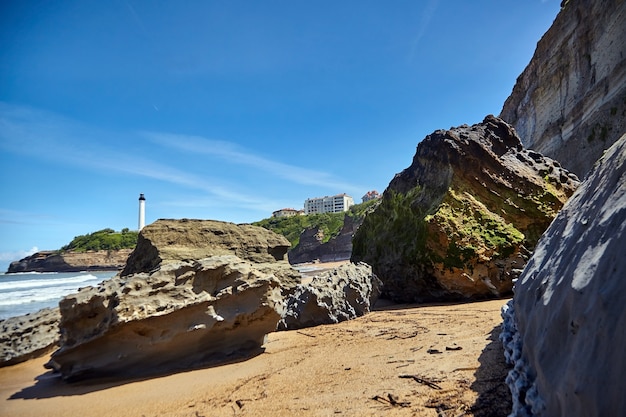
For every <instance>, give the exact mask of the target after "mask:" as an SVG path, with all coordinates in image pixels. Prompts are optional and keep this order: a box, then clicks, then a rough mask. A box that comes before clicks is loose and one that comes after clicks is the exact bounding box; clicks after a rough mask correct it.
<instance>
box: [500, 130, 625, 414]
mask: <svg viewBox="0 0 626 417" xmlns="http://www.w3.org/2000/svg"><path fill="white" fill-rule="evenodd" d="M624 248H626V135H624V136H622V138H621V139H620V140H619V141H618V142H617V143H616V144H615V145H613V146H612V147H611V148H610V149H609V150H608V151H607V152H606V154H605V155H604V156H603V157H602V158H601V160H600V161H599V162H598V163H597V164H596V166H595V167H594V169H593V171H592V172H591V174H590V176H589V177H588V178H587V179H586V180H585V182H584V183H583V184H582V185H581V187H580V188H579V189H578V190H577V191H576V193H575V194H574V196H573V197H572V198H571V199H570V200H569V201H568V202H567V204H566V205H565V206H564V207H563V209H562V210H561V212H560V213H559V215H558V216H557V217H556V219H555V220H554V222H553V223H552V224H551V225H550V228H549V229H548V230H547V231H546V233H545V235H544V236H543V237H542V238H541V241H540V242H539V244H538V245H537V248H536V250H535V252H534V254H533V256H532V258H531V259H530V261H529V262H528V265H527V266H526V269H525V270H524V273H523V274H522V275H521V277H520V278H519V281H518V282H517V284H516V285H515V296H514V298H513V301H512V302H511V303H510V306H509V307H508V308H507V309H505V314H504V316H505V328H504V330H503V332H502V336H501V339H502V340H503V341H504V344H505V347H506V349H507V358H508V359H509V360H510V361H511V362H512V364H514V366H515V367H514V369H513V370H512V371H511V372H510V373H509V376H508V378H507V382H508V383H509V386H510V388H511V391H512V392H513V401H514V406H515V407H514V412H513V414H512V415H513V416H529V415H536V416H568V417H577V416H609V415H621V414H623V410H626V396H624V388H625V387H626V384H625V379H624V375H626V359H625V357H624V349H623V346H624V343H626V326H625V325H624V323H625V322H626V307H625V305H624V300H625V299H626V280H625V279H624V277H626V258H625V257H624V253H625V252H624Z"/></svg>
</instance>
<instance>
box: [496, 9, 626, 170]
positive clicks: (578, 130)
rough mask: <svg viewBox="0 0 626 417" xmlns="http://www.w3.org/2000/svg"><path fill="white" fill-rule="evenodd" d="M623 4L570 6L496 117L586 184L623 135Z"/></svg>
mask: <svg viewBox="0 0 626 417" xmlns="http://www.w3.org/2000/svg"><path fill="white" fill-rule="evenodd" d="M624 45H626V2H624V1H623V0H568V1H563V4H562V9H561V11H560V13H559V14H558V16H557V17H556V19H555V20H554V23H553V24H552V26H551V27H550V29H549V30H548V31H547V32H546V33H545V35H544V36H543V37H542V38H541V40H540V41H539V42H538V43H537V48H536V50H535V53H534V55H533V57H532V59H531V61H530V63H529V64H528V66H527V67H526V69H525V70H524V72H523V73H522V74H521V75H520V76H519V77H518V79H517V82H516V84H515V87H514V88H513V91H512V93H511V95H510V97H509V98H508V99H507V100H506V102H505V103H504V107H503V108H502V112H501V113H500V117H502V118H503V119H504V120H506V121H507V122H509V123H511V124H512V125H513V126H514V127H515V129H516V130H517V133H518V134H519V136H520V137H521V140H522V143H523V144H524V146H526V147H527V148H532V149H535V150H537V151H538V152H541V153H543V154H544V155H547V156H549V157H551V158H555V159H557V160H559V161H561V162H562V164H563V166H565V167H566V168H567V169H569V170H571V171H573V172H575V173H576V174H577V175H579V176H580V177H581V178H583V177H584V176H585V175H586V174H587V173H588V172H589V170H590V169H591V167H592V165H593V163H594V162H595V161H596V160H597V159H598V158H599V157H600V156H601V155H602V152H603V151H604V150H605V149H606V148H608V147H609V146H611V144H612V143H614V142H615V141H616V140H617V139H619V137H620V136H622V134H624V132H626V53H625V52H626V47H625V46H624Z"/></svg>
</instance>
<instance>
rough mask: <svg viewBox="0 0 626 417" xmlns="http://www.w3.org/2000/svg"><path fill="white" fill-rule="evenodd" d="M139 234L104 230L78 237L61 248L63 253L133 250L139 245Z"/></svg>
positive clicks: (126, 230)
mask: <svg viewBox="0 0 626 417" xmlns="http://www.w3.org/2000/svg"><path fill="white" fill-rule="evenodd" d="M138 234H139V232H136V231H131V230H128V228H124V229H122V231H121V232H116V231H115V230H113V229H102V230H98V231H97V232H93V233H90V234H87V235H80V236H76V237H75V238H74V239H73V240H72V241H71V242H70V243H69V244H67V245H65V246H63V247H62V248H61V251H62V252H69V251H72V252H87V251H97V250H118V249H133V248H134V247H135V245H137V236H138Z"/></svg>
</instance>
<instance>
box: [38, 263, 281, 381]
mask: <svg viewBox="0 0 626 417" xmlns="http://www.w3.org/2000/svg"><path fill="white" fill-rule="evenodd" d="M59 306H60V311H61V321H60V324H59V327H60V329H61V347H60V349H59V350H57V351H56V352H55V353H54V354H53V355H52V359H51V360H50V362H49V363H48V364H47V365H46V366H47V367H49V368H52V369H54V370H56V371H58V372H60V373H61V375H62V377H63V378H64V379H65V380H77V379H83V378H88V377H94V376H118V375H124V376H130V375H143V374H153V373H160V372H168V371H171V370H179V369H186V368H189V367H194V366H198V365H201V364H205V363H207V362H214V361H223V360H230V359H233V358H236V357H237V356H238V355H241V354H251V353H255V352H259V351H260V349H261V346H262V345H263V343H264V338H265V335H266V334H267V333H269V332H272V331H274V330H275V329H276V325H277V323H278V320H279V319H280V318H281V314H282V308H283V298H282V295H281V288H280V281H279V280H278V279H277V278H276V277H275V276H274V275H272V274H266V273H263V272H261V271H259V270H258V269H256V268H255V266H254V265H253V264H251V263H250V262H248V261H244V260H242V259H240V258H237V257H236V256H234V255H221V256H213V257H209V258H205V259H200V260H195V261H193V260H188V261H179V262H169V263H166V264H163V265H161V266H160V267H159V268H158V269H156V270H154V271H152V272H149V273H147V272H142V273H137V274H130V275H127V276H124V277H121V276H119V275H118V276H116V277H114V278H112V279H110V280H107V281H104V282H103V283H101V284H100V285H99V286H98V287H95V288H93V287H90V288H85V289H82V290H80V291H79V292H78V293H76V294H73V295H70V296H67V297H65V298H64V299H63V300H62V301H61V302H60V303H59Z"/></svg>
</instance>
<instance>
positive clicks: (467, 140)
mask: <svg viewBox="0 0 626 417" xmlns="http://www.w3.org/2000/svg"><path fill="white" fill-rule="evenodd" d="M577 185H578V180H577V178H576V176H575V175H573V174H571V173H569V172H568V171H567V170H565V169H564V168H562V167H561V166H560V164H559V163H558V162H556V161H554V160H552V159H550V158H546V157H544V156H542V155H540V154H539V153H537V152H534V151H531V150H524V149H523V148H522V145H521V143H520V141H519V138H518V136H517V135H516V134H515V131H514V130H513V129H512V128H511V127H510V126H509V125H508V124H506V123H505V122H504V121H502V120H501V119H498V118H496V117H493V116H487V117H486V118H485V120H484V121H483V122H482V123H480V124H477V125H474V126H467V125H464V126H461V127H458V128H452V129H450V130H438V131H436V132H434V133H433V134H431V135H428V136H427V137H426V138H425V139H424V140H423V141H422V142H421V143H420V144H419V145H418V147H417V152H416V154H415V157H414V158H413V163H412V164H411V166H410V167H408V168H407V169H405V170H404V171H402V172H401V173H400V174H397V175H396V176H395V177H394V179H393V180H392V181H391V183H390V184H389V186H388V187H387V189H386V190H385V192H384V194H383V199H382V202H381V203H380V205H379V206H378V207H377V208H376V210H375V211H374V212H373V213H371V214H369V215H368V216H367V217H366V218H365V221H364V222H363V225H362V226H361V227H360V228H359V230H358V231H357V233H356V235H355V237H354V241H353V245H354V247H353V253H352V260H353V261H364V262H366V263H368V264H370V265H372V267H373V271H374V273H375V274H376V275H377V276H378V277H379V278H380V279H381V280H382V281H383V283H384V288H383V296H385V297H388V298H391V299H392V300H395V301H400V302H419V301H426V300H434V299H467V298H480V297H486V296H499V295H501V294H505V293H507V292H509V291H510V290H511V288H512V285H513V284H512V280H513V279H515V278H517V276H518V275H519V273H520V272H521V270H522V268H523V266H524V264H525V262H526V259H527V254H528V253H529V252H528V251H529V250H532V249H533V248H534V246H535V244H536V242H537V240H538V239H539V237H540V236H541V234H542V233H543V231H544V230H545V229H546V228H547V227H548V225H549V224H550V222H551V221H552V219H553V218H554V216H555V215H556V213H557V212H558V211H559V209H560V208H561V207H562V205H563V203H564V202H565V201H566V200H567V198H568V197H569V196H570V195H571V194H572V193H573V191H574V190H575V188H576V186H577Z"/></svg>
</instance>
